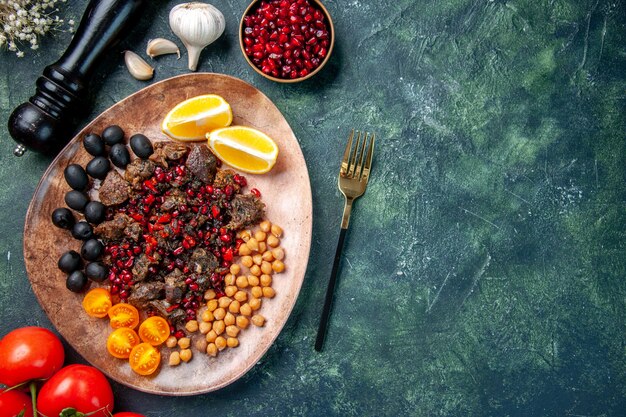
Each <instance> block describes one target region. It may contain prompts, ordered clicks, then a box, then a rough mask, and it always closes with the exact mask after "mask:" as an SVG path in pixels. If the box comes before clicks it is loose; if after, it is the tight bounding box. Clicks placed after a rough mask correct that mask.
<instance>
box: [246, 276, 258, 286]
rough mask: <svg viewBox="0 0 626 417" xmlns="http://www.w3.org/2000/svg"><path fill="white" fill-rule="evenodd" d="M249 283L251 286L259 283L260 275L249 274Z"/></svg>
mask: <svg viewBox="0 0 626 417" xmlns="http://www.w3.org/2000/svg"><path fill="white" fill-rule="evenodd" d="M248 285H249V286H251V287H256V286H257V285H259V277H257V276H256V275H248Z"/></svg>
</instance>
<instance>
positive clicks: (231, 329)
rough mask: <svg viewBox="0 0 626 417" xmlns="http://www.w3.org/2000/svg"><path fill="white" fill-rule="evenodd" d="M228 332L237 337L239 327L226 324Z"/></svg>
mask: <svg viewBox="0 0 626 417" xmlns="http://www.w3.org/2000/svg"><path fill="white" fill-rule="evenodd" d="M226 334H227V335H228V336H230V337H237V335H238V334H239V327H237V326H235V325H232V324H231V325H230V326H226Z"/></svg>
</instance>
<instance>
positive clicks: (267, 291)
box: [263, 287, 276, 298]
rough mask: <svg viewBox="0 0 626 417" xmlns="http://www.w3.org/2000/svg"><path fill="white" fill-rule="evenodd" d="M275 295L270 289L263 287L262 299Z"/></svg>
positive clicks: (272, 289)
mask: <svg viewBox="0 0 626 417" xmlns="http://www.w3.org/2000/svg"><path fill="white" fill-rule="evenodd" d="M275 295H276V291H274V288H272V287H263V297H265V298H274V296H275Z"/></svg>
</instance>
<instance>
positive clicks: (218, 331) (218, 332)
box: [213, 320, 226, 336]
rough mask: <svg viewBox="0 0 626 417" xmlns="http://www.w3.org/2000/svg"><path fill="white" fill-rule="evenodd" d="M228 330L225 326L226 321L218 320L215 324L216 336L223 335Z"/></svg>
mask: <svg viewBox="0 0 626 417" xmlns="http://www.w3.org/2000/svg"><path fill="white" fill-rule="evenodd" d="M224 330H226V325H225V324H224V320H218V321H214V322H213V331H214V332H215V334H216V335H218V336H219V335H221V334H222V333H224Z"/></svg>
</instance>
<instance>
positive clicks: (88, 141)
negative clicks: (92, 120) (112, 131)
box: [83, 133, 106, 156]
mask: <svg viewBox="0 0 626 417" xmlns="http://www.w3.org/2000/svg"><path fill="white" fill-rule="evenodd" d="M83 146H84V147H85V150H86V151H87V152H88V153H89V154H91V155H93V156H104V155H106V150H105V148H104V141H103V140H102V138H101V137H100V135H96V134H95V133H89V134H88V135H87V136H85V137H84V138H83Z"/></svg>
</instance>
